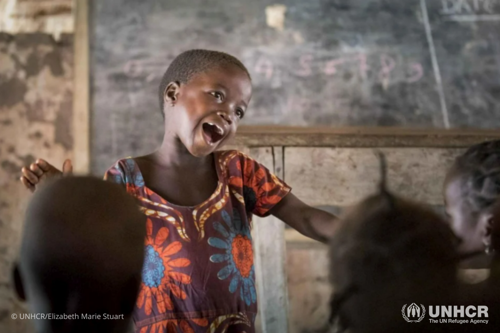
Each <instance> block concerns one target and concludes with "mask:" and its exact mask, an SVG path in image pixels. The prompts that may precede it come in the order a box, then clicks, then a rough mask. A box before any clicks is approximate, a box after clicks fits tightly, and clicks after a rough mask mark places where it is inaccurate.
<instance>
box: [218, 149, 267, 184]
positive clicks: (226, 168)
mask: <svg viewBox="0 0 500 333" xmlns="http://www.w3.org/2000/svg"><path fill="white" fill-rule="evenodd" d="M215 156H216V159H217V163H218V166H219V169H220V170H221V171H222V174H223V175H224V176H225V177H227V178H230V177H235V176H239V177H243V176H244V175H246V174H248V173H252V174H253V173H255V172H257V171H259V170H265V171H267V169H266V167H265V166H264V165H262V164H260V163H259V162H257V161H256V160H254V159H253V158H251V157H250V156H248V155H247V154H245V153H243V152H241V151H239V150H224V151H218V152H216V155H215Z"/></svg>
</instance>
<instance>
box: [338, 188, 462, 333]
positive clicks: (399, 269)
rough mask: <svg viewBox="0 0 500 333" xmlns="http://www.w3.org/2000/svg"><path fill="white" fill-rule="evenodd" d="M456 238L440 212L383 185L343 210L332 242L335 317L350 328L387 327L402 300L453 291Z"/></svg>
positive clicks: (422, 299)
mask: <svg viewBox="0 0 500 333" xmlns="http://www.w3.org/2000/svg"><path fill="white" fill-rule="evenodd" d="M457 244H458V242H457V239H456V237H455V236H454V234H453V232H452V231H451V229H450V228H449V226H448V225H447V224H446V222H445V221H444V220H443V219H442V218H441V217H440V216H439V215H438V214H436V213H435V212H433V211H432V210H430V209H428V208H426V207H424V206H422V205H419V204H416V203H412V202H409V201H407V200H404V199H402V198H399V197H396V196H394V195H392V194H390V193H388V192H387V191H386V190H385V186H382V188H381V190H380V193H378V194H376V195H373V196H371V197H369V198H367V199H365V200H363V201H362V202H361V203H360V204H359V205H357V206H355V207H354V208H352V209H351V210H350V211H349V212H348V213H347V214H346V216H345V217H344V218H343V219H342V225H341V226H340V228H339V230H338V231H337V233H336V235H335V236H334V237H333V239H332V240H331V242H330V264H331V267H330V278H331V282H332V284H333V288H334V290H335V294H334V297H333V299H332V316H333V318H335V319H337V320H338V321H339V323H340V325H341V326H344V327H346V326H347V327H350V328H351V329H352V331H353V332H388V331H391V330H390V327H391V325H392V324H394V323H395V322H400V321H401V308H402V307H403V305H404V304H407V305H410V304H411V303H413V302H415V303H417V304H419V303H418V302H422V303H423V302H426V301H430V300H435V299H434V296H435V295H437V294H440V295H442V296H444V295H447V296H449V297H451V296H450V295H451V294H452V293H453V291H454V289H453V290H452V288H453V287H454V286H455V282H456V273H457V265H458V259H459V258H458V255H457V252H456V246H457ZM447 288H449V289H447Z"/></svg>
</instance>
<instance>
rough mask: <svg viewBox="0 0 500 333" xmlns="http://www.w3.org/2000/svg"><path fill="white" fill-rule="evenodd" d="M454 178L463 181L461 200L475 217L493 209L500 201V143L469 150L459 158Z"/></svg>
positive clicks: (454, 169) (454, 166) (476, 146)
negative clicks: (499, 199)
mask: <svg viewBox="0 0 500 333" xmlns="http://www.w3.org/2000/svg"><path fill="white" fill-rule="evenodd" d="M453 171H454V172H453ZM452 174H454V175H455V174H456V175H457V176H458V177H460V178H459V179H460V180H461V186H460V190H461V196H462V198H463V200H465V202H466V203H467V204H468V205H469V208H470V209H471V210H472V212H473V213H478V212H481V211H483V210H485V209H489V208H491V207H492V206H493V205H494V203H495V202H496V201H497V200H498V198H499V197H500V140H496V141H487V142H483V143H480V144H477V145H474V146H472V147H470V148H469V149H468V150H467V151H466V152H465V153H464V154H462V155H461V156H459V157H457V159H456V160H455V163H454V165H453V168H452Z"/></svg>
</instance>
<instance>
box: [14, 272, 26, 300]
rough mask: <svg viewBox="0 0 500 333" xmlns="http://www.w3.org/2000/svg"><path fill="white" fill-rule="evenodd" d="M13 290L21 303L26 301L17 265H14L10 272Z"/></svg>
mask: <svg viewBox="0 0 500 333" xmlns="http://www.w3.org/2000/svg"><path fill="white" fill-rule="evenodd" d="M12 278H13V280H14V281H13V284H14V290H15V292H16V295H17V297H19V298H20V299H21V300H22V301H26V293H25V292H24V285H23V279H22V276H21V271H20V270H19V265H18V263H15V264H14V269H13V272H12Z"/></svg>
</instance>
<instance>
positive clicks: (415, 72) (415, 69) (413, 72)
mask: <svg viewBox="0 0 500 333" xmlns="http://www.w3.org/2000/svg"><path fill="white" fill-rule="evenodd" d="M423 76H424V68H423V67H422V64H418V63H415V64H411V65H410V76H409V77H408V79H407V82H408V83H415V82H418V81H420V79H421V78H422V77H423Z"/></svg>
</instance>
